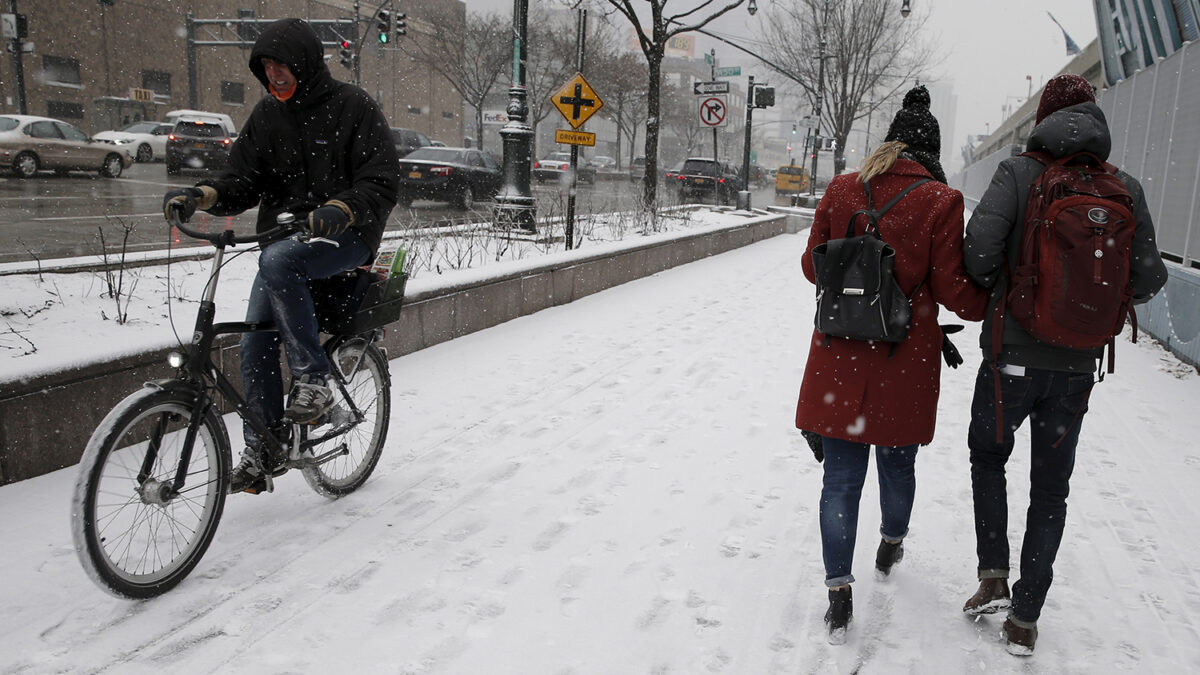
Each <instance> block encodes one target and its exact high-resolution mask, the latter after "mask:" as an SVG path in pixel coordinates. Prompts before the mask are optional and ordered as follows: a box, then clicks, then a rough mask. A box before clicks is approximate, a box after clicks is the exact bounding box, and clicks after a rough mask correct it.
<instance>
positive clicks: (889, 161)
mask: <svg viewBox="0 0 1200 675" xmlns="http://www.w3.org/2000/svg"><path fill="white" fill-rule="evenodd" d="M907 147H908V144H907V143H902V142H900V141H885V142H883V143H881V144H880V145H879V147H878V148H875V152H872V153H871V156H870V157H868V158H867V160H866V161H865V162H863V165H862V170H861V171H859V172H858V180H859V181H861V182H863V183H865V182H867V181H869V180H871V179H872V178H874V177H875V176H878V175H879V174H881V173H884V172H886V171H887V170H888V169H890V168H892V165H893V164H895V163H896V158H897V157H899V156H900V153H901V152H903V151H904V149H905V148H907Z"/></svg>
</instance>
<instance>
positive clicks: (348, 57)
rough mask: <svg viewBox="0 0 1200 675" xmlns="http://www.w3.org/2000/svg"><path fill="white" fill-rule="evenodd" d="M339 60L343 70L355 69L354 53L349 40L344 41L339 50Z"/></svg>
mask: <svg viewBox="0 0 1200 675" xmlns="http://www.w3.org/2000/svg"><path fill="white" fill-rule="evenodd" d="M338 58H339V61H340V62H341V64H342V67H343V68H353V67H354V52H353V51H351V50H350V41H349V40H342V43H341V49H339V50H338Z"/></svg>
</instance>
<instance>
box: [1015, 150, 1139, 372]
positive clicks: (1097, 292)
mask: <svg viewBox="0 0 1200 675" xmlns="http://www.w3.org/2000/svg"><path fill="white" fill-rule="evenodd" d="M1025 156H1026V157H1032V158H1033V159H1036V160H1037V161H1039V162H1042V163H1043V164H1045V165H1046V169H1045V171H1043V172H1042V173H1041V175H1040V176H1038V178H1037V179H1036V180H1035V181H1034V183H1033V187H1032V189H1031V190H1030V191H1029V202H1028V204H1027V205H1026V207H1025V223H1024V231H1023V233H1022V235H1021V248H1020V251H1019V252H1018V258H1017V264H1016V267H1015V268H1014V269H1013V271H1012V274H1011V275H1010V278H1009V282H1008V292H1007V294H1006V300H1007V305H1008V311H1009V312H1011V313H1012V316H1013V318H1014V319H1016V320H1017V323H1019V324H1021V326H1022V327H1023V328H1024V329H1025V330H1026V331H1028V332H1029V334H1030V335H1032V336H1033V337H1035V338H1037V339H1038V340H1041V341H1042V342H1046V343H1048V344H1052V345H1056V346H1059V347H1067V348H1069V349H1095V348H1097V347H1103V346H1104V345H1106V344H1108V345H1110V346H1111V344H1112V342H1113V338H1114V337H1115V336H1116V335H1117V334H1119V333H1120V332H1121V327H1122V326H1123V325H1124V324H1125V317H1127V316H1129V317H1131V318H1132V319H1133V321H1134V322H1135V323H1134V325H1135V326H1136V325H1137V324H1136V321H1137V320H1136V316H1135V315H1134V313H1133V311H1132V307H1133V288H1132V286H1131V285H1130V283H1129V269H1130V254H1129V251H1130V246H1131V243H1132V241H1133V231H1134V228H1135V226H1136V223H1135V221H1134V218H1133V198H1132V197H1131V196H1130V194H1129V189H1128V188H1126V187H1125V183H1123V182H1122V181H1121V179H1120V178H1118V177H1117V176H1116V172H1117V168H1116V167H1115V166H1113V165H1111V164H1107V163H1105V162H1102V161H1100V160H1099V159H1097V158H1096V157H1095V156H1094V155H1092V154H1090V153H1080V154H1076V155H1068V156H1067V157H1061V158H1057V159H1056V158H1054V157H1052V156H1050V155H1048V154H1046V153H1042V152H1027V153H1025ZM1004 304H1005V303H1004V302H1002V303H1001V306H1003V305H1004ZM1110 359H1111V351H1110ZM1109 372H1111V370H1110V371H1109Z"/></svg>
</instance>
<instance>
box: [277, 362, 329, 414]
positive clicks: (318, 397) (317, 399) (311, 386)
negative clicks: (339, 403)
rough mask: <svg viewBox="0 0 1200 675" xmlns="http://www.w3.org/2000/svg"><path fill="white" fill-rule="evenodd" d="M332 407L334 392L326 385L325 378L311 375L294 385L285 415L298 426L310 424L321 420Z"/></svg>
mask: <svg viewBox="0 0 1200 675" xmlns="http://www.w3.org/2000/svg"><path fill="white" fill-rule="evenodd" d="M332 405H333V391H331V390H330V389H329V387H328V386H327V385H326V384H325V377H324V376H323V375H319V374H311V373H310V374H308V375H303V376H301V377H300V379H299V380H298V381H297V382H294V383H292V394H291V396H289V397H288V406H287V409H286V410H284V411H283V414H284V415H285V416H287V418H288V419H290V420H291V421H293V422H295V423H296V424H310V423H312V422H316V421H317V420H318V419H320V418H321V416H322V415H324V414H325V411H326V410H329V408H330V406H332Z"/></svg>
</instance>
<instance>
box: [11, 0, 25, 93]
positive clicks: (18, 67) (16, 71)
mask: <svg viewBox="0 0 1200 675" xmlns="http://www.w3.org/2000/svg"><path fill="white" fill-rule="evenodd" d="M8 11H10V12H12V13H13V16H17V0H8ZM23 37H24V36H23V35H21V34H20V31H17V35H15V36H14V37H13V39H12V40H11V41H10V42H9V44H10V45H11V49H12V55H13V76H14V78H15V79H16V85H17V114H19V115H28V114H29V108H28V106H27V105H26V103H25V65H24V63H23V62H22V61H21V39H22V38H23Z"/></svg>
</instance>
